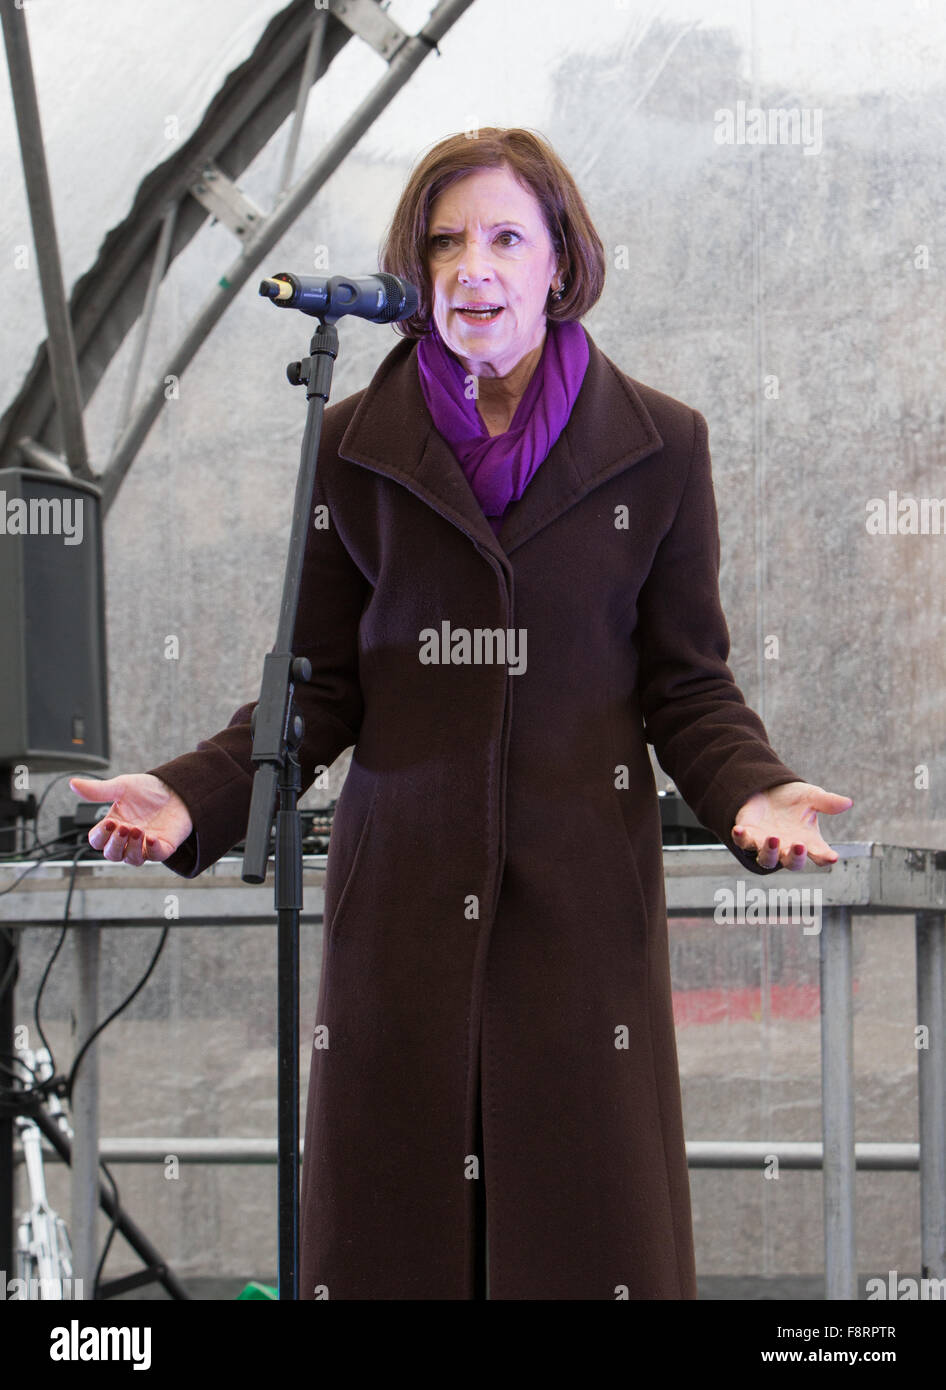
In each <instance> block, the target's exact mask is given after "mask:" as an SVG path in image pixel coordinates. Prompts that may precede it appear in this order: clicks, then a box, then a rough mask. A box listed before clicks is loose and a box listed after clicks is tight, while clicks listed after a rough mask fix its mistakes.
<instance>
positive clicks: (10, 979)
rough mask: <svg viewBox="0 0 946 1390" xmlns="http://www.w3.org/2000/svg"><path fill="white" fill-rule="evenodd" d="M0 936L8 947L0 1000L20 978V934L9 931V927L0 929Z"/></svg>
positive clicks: (0, 983) (1, 981)
mask: <svg viewBox="0 0 946 1390" xmlns="http://www.w3.org/2000/svg"><path fill="white" fill-rule="evenodd" d="M0 936H2V937H3V939H4V941H6V943H7V945H8V946H9V947H10V958H9V960H8V961H7V964H6V969H5V970H4V972H3V979H2V980H0V999H2V998H3V996H4V995H5V994H6V992H7V990H8V989H13V987H14V985H15V984H16V982H17V980H18V979H19V978H20V934H19V932H14V931H10V928H9V927H0Z"/></svg>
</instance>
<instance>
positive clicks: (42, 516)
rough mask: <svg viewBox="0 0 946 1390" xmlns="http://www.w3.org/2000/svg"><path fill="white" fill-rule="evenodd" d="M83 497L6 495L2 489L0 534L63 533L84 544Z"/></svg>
mask: <svg viewBox="0 0 946 1390" xmlns="http://www.w3.org/2000/svg"><path fill="white" fill-rule="evenodd" d="M84 505H85V500H84V498H82V497H29V498H27V497H10V498H8V497H7V494H6V493H5V492H3V491H0V536H62V539H63V544H64V545H81V544H82V529H83V528H82V514H83V507H84Z"/></svg>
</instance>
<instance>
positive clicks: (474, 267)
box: [457, 243, 493, 285]
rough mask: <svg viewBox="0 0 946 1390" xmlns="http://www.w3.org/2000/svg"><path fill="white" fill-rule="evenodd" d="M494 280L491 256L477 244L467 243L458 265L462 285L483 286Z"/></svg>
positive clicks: (458, 277) (458, 274) (458, 275)
mask: <svg viewBox="0 0 946 1390" xmlns="http://www.w3.org/2000/svg"><path fill="white" fill-rule="evenodd" d="M492 278H493V268H492V265H491V264H490V260H489V256H488V255H487V254H486V253H485V252H484V251H483V250H482V248H481V247H479V246H477V245H476V244H472V243H467V245H466V246H464V248H463V251H462V253H461V255H460V260H459V263H458V265H457V279H458V280H459V281H460V284H461V285H481V284H483V282H484V281H488V280H491V279H492Z"/></svg>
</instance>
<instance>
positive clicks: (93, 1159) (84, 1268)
mask: <svg viewBox="0 0 946 1390" xmlns="http://www.w3.org/2000/svg"><path fill="white" fill-rule="evenodd" d="M101 937H102V932H101V928H100V926H99V924H98V923H97V922H87V923H84V924H83V925H82V926H80V927H79V929H78V930H77V931H75V932H74V933H73V940H74V941H75V949H76V968H77V973H78V992H77V997H76V1036H77V1037H79V1038H87V1037H89V1035H90V1034H91V1033H92V1032H94V1030H95V1028H96V1026H97V1024H98V977H99V953H100V947H101ZM98 1112H99V1063H98V1045H97V1044H96V1043H93V1044H92V1046H91V1047H90V1048H89V1050H88V1052H87V1053H86V1054H85V1056H84V1057H83V1059H82V1064H81V1066H80V1068H79V1071H78V1072H77V1074H76V1080H75V1086H74V1088H73V1092H72V1125H73V1129H74V1131H75V1141H74V1144H73V1157H72V1202H71V1208H70V1221H69V1224H70V1227H71V1231H72V1263H73V1272H74V1274H75V1277H76V1280H81V1283H79V1285H78V1287H79V1288H82V1289H85V1290H87V1292H88V1296H89V1298H92V1297H93V1296H94V1289H95V1267H96V1264H97V1263H98V1255H97V1250H98V1242H97V1240H96V1231H95V1227H96V1215H97V1212H98V1191H99V1120H98Z"/></svg>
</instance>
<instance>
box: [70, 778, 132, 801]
mask: <svg viewBox="0 0 946 1390" xmlns="http://www.w3.org/2000/svg"><path fill="white" fill-rule="evenodd" d="M123 783H124V778H122V777H110V778H108V780H107V781H103V780H102V779H101V778H99V777H70V778H69V785H70V787H71V788H72V790H73V791H74V792H75V794H76V796H79V797H81V798H82V800H83V801H117V800H118V798H119V797H120V796H121V794H122V791H123Z"/></svg>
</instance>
